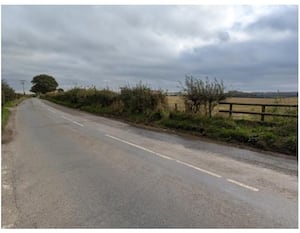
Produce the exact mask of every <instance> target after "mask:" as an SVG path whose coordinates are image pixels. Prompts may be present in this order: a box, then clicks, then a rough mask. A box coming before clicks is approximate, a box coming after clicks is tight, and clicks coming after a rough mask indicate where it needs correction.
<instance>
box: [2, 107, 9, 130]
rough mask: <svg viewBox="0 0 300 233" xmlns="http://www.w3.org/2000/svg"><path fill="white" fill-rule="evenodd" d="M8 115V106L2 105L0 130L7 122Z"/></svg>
mask: <svg viewBox="0 0 300 233" xmlns="http://www.w3.org/2000/svg"><path fill="white" fill-rule="evenodd" d="M9 116H10V111H9V109H8V108H5V107H2V109H1V129H2V132H3V131H4V128H5V126H6V124H7V122H8V119H9Z"/></svg>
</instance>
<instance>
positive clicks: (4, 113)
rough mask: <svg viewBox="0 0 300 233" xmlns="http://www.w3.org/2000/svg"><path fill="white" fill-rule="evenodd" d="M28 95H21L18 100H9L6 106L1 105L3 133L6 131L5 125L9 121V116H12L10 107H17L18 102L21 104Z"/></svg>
mask: <svg viewBox="0 0 300 233" xmlns="http://www.w3.org/2000/svg"><path fill="white" fill-rule="evenodd" d="M27 98H28V97H26V96H25V97H21V98H18V99H16V100H12V101H9V102H7V103H6V104H5V105H4V106H2V107H1V129H2V133H3V132H4V129H5V126H6V124H7V122H8V119H9V116H10V114H11V113H10V110H9V108H11V107H15V106H17V105H18V104H20V103H21V102H22V101H23V100H25V99H27Z"/></svg>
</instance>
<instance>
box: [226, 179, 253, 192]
mask: <svg viewBox="0 0 300 233" xmlns="http://www.w3.org/2000/svg"><path fill="white" fill-rule="evenodd" d="M226 180H227V181H228V182H230V183H233V184H236V185H239V186H241V187H243V188H246V189H250V190H252V191H254V192H257V191H259V189H257V188H254V187H251V186H249V185H246V184H243V183H241V182H238V181H236V180H232V179H226Z"/></svg>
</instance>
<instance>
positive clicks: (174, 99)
mask: <svg viewBox="0 0 300 233" xmlns="http://www.w3.org/2000/svg"><path fill="white" fill-rule="evenodd" d="M167 101H168V105H169V108H170V109H171V110H175V104H177V109H178V111H185V106H184V100H183V98H182V97H180V96H167ZM223 102H232V103H247V104H291V105H294V104H298V97H290V98H237V97H232V98H227V99H225V100H224V101H223ZM228 109H229V105H218V106H216V107H215V109H214V115H219V116H225V117H226V116H228V114H227V113H219V110H228ZM233 110H234V111H251V112H260V111H261V107H260V106H247V105H234V106H233ZM290 110H292V109H286V108H278V109H277V108H276V107H267V108H266V111H267V112H278V113H280V112H284V111H290ZM233 118H235V119H241V118H242V119H252V120H258V119H259V116H254V115H245V114H234V115H233Z"/></svg>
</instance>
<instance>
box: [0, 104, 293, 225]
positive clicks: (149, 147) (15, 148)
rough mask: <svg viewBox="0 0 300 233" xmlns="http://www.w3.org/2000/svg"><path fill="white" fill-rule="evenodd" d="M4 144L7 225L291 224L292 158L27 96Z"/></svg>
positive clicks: (3, 211) (4, 215)
mask: <svg viewBox="0 0 300 233" xmlns="http://www.w3.org/2000/svg"><path fill="white" fill-rule="evenodd" d="M13 120H14V122H15V132H16V133H15V136H14V139H13V140H12V141H11V142H10V143H8V144H5V145H3V146H2V227H4V228H53V227H58V228H74V227H75V228H123V227H143V228H153V227H158V228H165V227H179V228H181V227H184V228H190V227H193V228H212V227H213V228H237V227H238V228H240V227H246V228H297V227H298V175H297V174H298V166H297V160H295V159H292V158H289V157H285V156H273V155H270V154H263V153H259V152H254V151H250V150H246V149H239V148H235V147H231V146H227V145H220V144H215V143H212V142H204V141H201V140H199V139H195V138H188V137H183V136H178V135H175V134H169V133H164V132H156V131H151V130H146V129H141V128H136V127H133V126H130V125H128V124H126V123H122V122H119V121H115V120H111V119H107V118H103V117H98V116H94V115H91V114H88V113H84V112H81V111H77V110H73V109H68V108H65V107H62V106H58V105H55V104H53V103H50V102H47V101H45V100H40V99H37V98H32V99H28V100H26V101H24V102H23V103H22V104H21V105H19V106H18V107H17V110H16V114H15V119H13Z"/></svg>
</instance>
